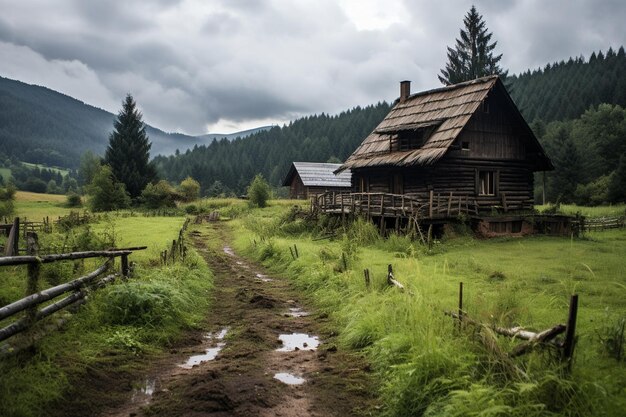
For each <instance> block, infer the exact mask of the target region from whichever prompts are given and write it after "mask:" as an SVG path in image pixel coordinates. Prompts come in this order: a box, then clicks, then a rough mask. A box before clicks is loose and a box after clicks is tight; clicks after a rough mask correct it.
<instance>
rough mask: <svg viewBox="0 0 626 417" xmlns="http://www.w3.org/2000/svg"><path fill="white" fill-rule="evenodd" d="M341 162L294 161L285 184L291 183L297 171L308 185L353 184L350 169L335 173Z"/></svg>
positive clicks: (335, 185) (345, 185)
mask: <svg viewBox="0 0 626 417" xmlns="http://www.w3.org/2000/svg"><path fill="white" fill-rule="evenodd" d="M340 166H341V164H327V163H320V162H294V163H292V164H291V167H290V168H289V172H288V173H287V176H286V177H285V179H284V181H283V185H285V186H287V185H290V184H291V179H292V178H293V176H294V175H295V174H296V173H297V174H298V175H299V176H300V179H301V180H302V183H303V184H304V185H305V186H306V187H347V188H349V187H350V186H351V179H352V173H351V172H350V170H349V169H347V170H345V171H342V172H341V173H339V174H337V175H335V171H336V170H338V169H339V167H340Z"/></svg>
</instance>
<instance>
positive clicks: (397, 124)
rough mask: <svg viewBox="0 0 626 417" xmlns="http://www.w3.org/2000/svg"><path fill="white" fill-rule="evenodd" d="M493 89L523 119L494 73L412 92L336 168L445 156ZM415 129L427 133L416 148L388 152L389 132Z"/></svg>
mask: <svg viewBox="0 0 626 417" xmlns="http://www.w3.org/2000/svg"><path fill="white" fill-rule="evenodd" d="M494 88H500V89H502V90H503V91H504V94H505V95H506V97H508V100H509V101H510V104H511V105H512V106H513V108H514V109H515V112H516V113H517V114H518V115H519V117H520V118H521V119H522V121H523V118H522V116H521V114H519V111H518V110H517V107H516V106H515V104H514V103H513V101H512V100H511V98H510V96H509V95H508V93H507V92H506V88H505V87H504V85H503V84H502V81H500V79H499V78H498V76H495V75H492V76H488V77H483V78H478V79H475V80H471V81H467V82H464V83H460V84H455V85H451V86H447V87H442V88H437V89H434V90H429V91H424V92H420V93H416V94H413V95H410V96H409V97H407V98H406V99H404V100H400V101H399V102H397V103H396V105H395V106H394V107H393V108H392V109H391V111H390V112H389V114H388V115H387V116H386V117H385V119H384V120H383V121H382V122H381V123H380V124H379V125H378V126H377V127H376V129H374V131H373V132H372V133H370V134H369V136H368V137H367V138H365V140H364V141H363V142H362V143H361V145H360V146H359V147H358V148H357V149H356V150H355V151H354V153H352V155H351V156H350V157H349V158H348V159H347V160H346V162H345V163H344V164H343V165H341V167H340V168H339V170H343V169H348V168H362V167H369V166H410V165H429V164H433V163H435V162H436V161H438V160H439V159H440V158H441V157H442V156H443V155H445V153H446V152H447V151H448V149H449V148H450V146H451V145H452V143H453V142H454V140H455V139H456V138H457V136H458V135H459V134H460V133H461V131H462V130H463V128H464V127H465V125H466V124H467V123H468V122H469V120H470V119H471V117H472V116H473V115H474V113H475V112H476V111H477V110H478V108H479V106H480V105H481V103H482V102H483V100H485V98H486V97H487V95H488V94H489V92H490V91H491V90H492V89H494ZM522 124H523V125H524V126H525V127H526V128H527V130H528V132H529V133H530V137H531V140H532V141H534V144H535V145H536V146H537V147H538V148H539V150H541V153H543V149H541V145H539V142H538V141H537V139H536V138H535V136H534V134H533V133H532V131H531V130H530V128H528V125H527V124H526V122H525V121H524V122H523V123H522ZM419 129H426V130H427V132H428V134H429V136H427V139H426V141H425V142H424V144H423V145H422V146H421V147H420V148H418V149H411V150H405V151H393V152H391V150H390V138H391V136H390V135H394V134H398V133H399V132H402V131H408V130H419ZM544 156H545V155H544ZM546 159H547V158H546ZM547 164H548V165H549V167H548V169H551V164H550V162H549V160H548V162H547Z"/></svg>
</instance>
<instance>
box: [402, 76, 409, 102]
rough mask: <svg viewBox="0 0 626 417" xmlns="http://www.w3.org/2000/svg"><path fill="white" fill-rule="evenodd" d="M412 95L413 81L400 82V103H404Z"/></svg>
mask: <svg viewBox="0 0 626 417" xmlns="http://www.w3.org/2000/svg"><path fill="white" fill-rule="evenodd" d="M410 95H411V81H400V103H404V102H405V101H406V99H407V98H409V96H410Z"/></svg>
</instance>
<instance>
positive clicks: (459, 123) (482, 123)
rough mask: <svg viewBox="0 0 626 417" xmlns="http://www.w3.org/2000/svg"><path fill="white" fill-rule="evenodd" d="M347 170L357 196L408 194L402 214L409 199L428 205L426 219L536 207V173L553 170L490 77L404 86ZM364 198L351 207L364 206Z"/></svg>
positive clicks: (504, 92) (502, 89) (348, 162)
mask: <svg viewBox="0 0 626 417" xmlns="http://www.w3.org/2000/svg"><path fill="white" fill-rule="evenodd" d="M346 169H350V170H351V171H352V192H353V193H363V194H362V195H365V194H369V195H371V194H376V195H385V194H388V195H390V196H387V197H386V198H387V199H388V200H389V201H392V200H394V197H393V196H402V197H403V198H402V200H403V203H402V206H403V207H402V208H403V209H405V208H406V207H405V206H406V201H407V200H408V199H410V201H411V206H412V207H413V206H417V205H420V204H421V206H422V207H424V206H427V207H428V208H427V212H426V213H425V216H424V217H426V216H428V217H435V216H437V215H442V216H446V215H447V216H448V217H451V216H452V215H456V214H458V213H460V212H464V211H465V212H467V213H469V214H475V215H478V214H480V213H488V212H492V211H493V210H494V209H496V210H502V211H507V212H509V211H516V210H527V209H532V207H533V200H534V198H533V197H534V193H533V173H534V172H535V171H547V170H552V169H554V168H553V166H552V163H551V162H550V159H549V158H548V157H547V156H546V154H545V152H544V150H543V148H542V147H541V145H540V144H539V142H538V141H537V138H536V137H535V135H534V134H533V132H532V130H531V129H530V128H529V126H528V124H527V123H526V121H525V120H524V118H523V117H522V115H521V114H520V112H519V110H518V109H517V107H516V106H515V103H514V102H513V100H512V99H511V97H510V96H509V94H508V92H507V90H506V88H505V87H504V85H503V84H502V81H501V80H500V79H499V78H498V77H497V76H489V77H484V78H479V79H476V80H472V81H468V82H464V83H461V84H455V85H451V86H447V87H442V88H437V89H434V90H430V91H424V92H421V93H417V94H410V82H409V81H403V82H401V83H400V98H399V99H398V100H397V101H396V103H395V105H394V106H393V107H392V109H391V111H390V112H389V114H388V115H387V116H386V117H385V118H384V120H383V121H382V122H381V123H380V124H379V125H378V126H377V127H376V128H375V129H374V131H373V132H372V133H370V135H369V136H367V137H366V138H365V140H364V141H363V142H362V143H361V145H360V146H359V147H358V148H357V149H356V150H355V151H354V153H353V154H352V155H351V156H350V157H349V158H348V159H347V160H346V162H345V163H344V164H342V165H341V168H340V169H339V171H341V170H346ZM362 195H361V197H359V199H358V200H357V201H350V205H352V206H361V207H362V206H363V205H364V204H365V202H364V200H363V197H362ZM353 197H354V196H353ZM381 198H385V197H381ZM395 199H396V200H397V199H398V198H397V197H395ZM377 204H378V202H376V203H372V201H371V197H370V200H368V205H370V207H371V206H376V205H377ZM388 204H389V203H388V202H387V201H381V202H380V205H381V206H383V205H388ZM342 205H347V203H346V204H342ZM393 205H396V206H397V205H398V203H393ZM396 211H397V210H396ZM403 211H405V212H406V211H407V210H403ZM408 211H409V212H410V210H408ZM380 214H381V215H384V214H385V213H384V210H381V213H380ZM423 214H424V213H423Z"/></svg>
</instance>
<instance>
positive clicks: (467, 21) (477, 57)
mask: <svg viewBox="0 0 626 417" xmlns="http://www.w3.org/2000/svg"><path fill="white" fill-rule="evenodd" d="M463 24H464V25H465V29H461V30H460V36H461V39H456V46H455V48H454V49H452V48H450V47H448V63H447V64H446V67H445V68H444V69H442V70H441V75H439V76H438V77H439V81H441V82H442V83H443V84H445V85H450V84H456V83H460V82H463V81H469V80H473V79H475V78H480V77H484V76H486V75H492V74H497V75H500V77H502V78H506V76H507V74H508V71H503V70H502V68H500V66H499V65H498V63H499V62H500V59H502V54H500V55H496V56H494V55H493V50H494V49H495V47H496V44H497V43H498V42H493V43H490V42H491V37H492V35H493V34H492V33H489V32H487V28H486V26H485V22H484V21H483V17H482V16H481V15H480V14H479V13H478V11H477V10H476V7H475V6H472V8H471V9H470V11H469V12H468V13H467V15H465V18H464V19H463Z"/></svg>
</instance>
